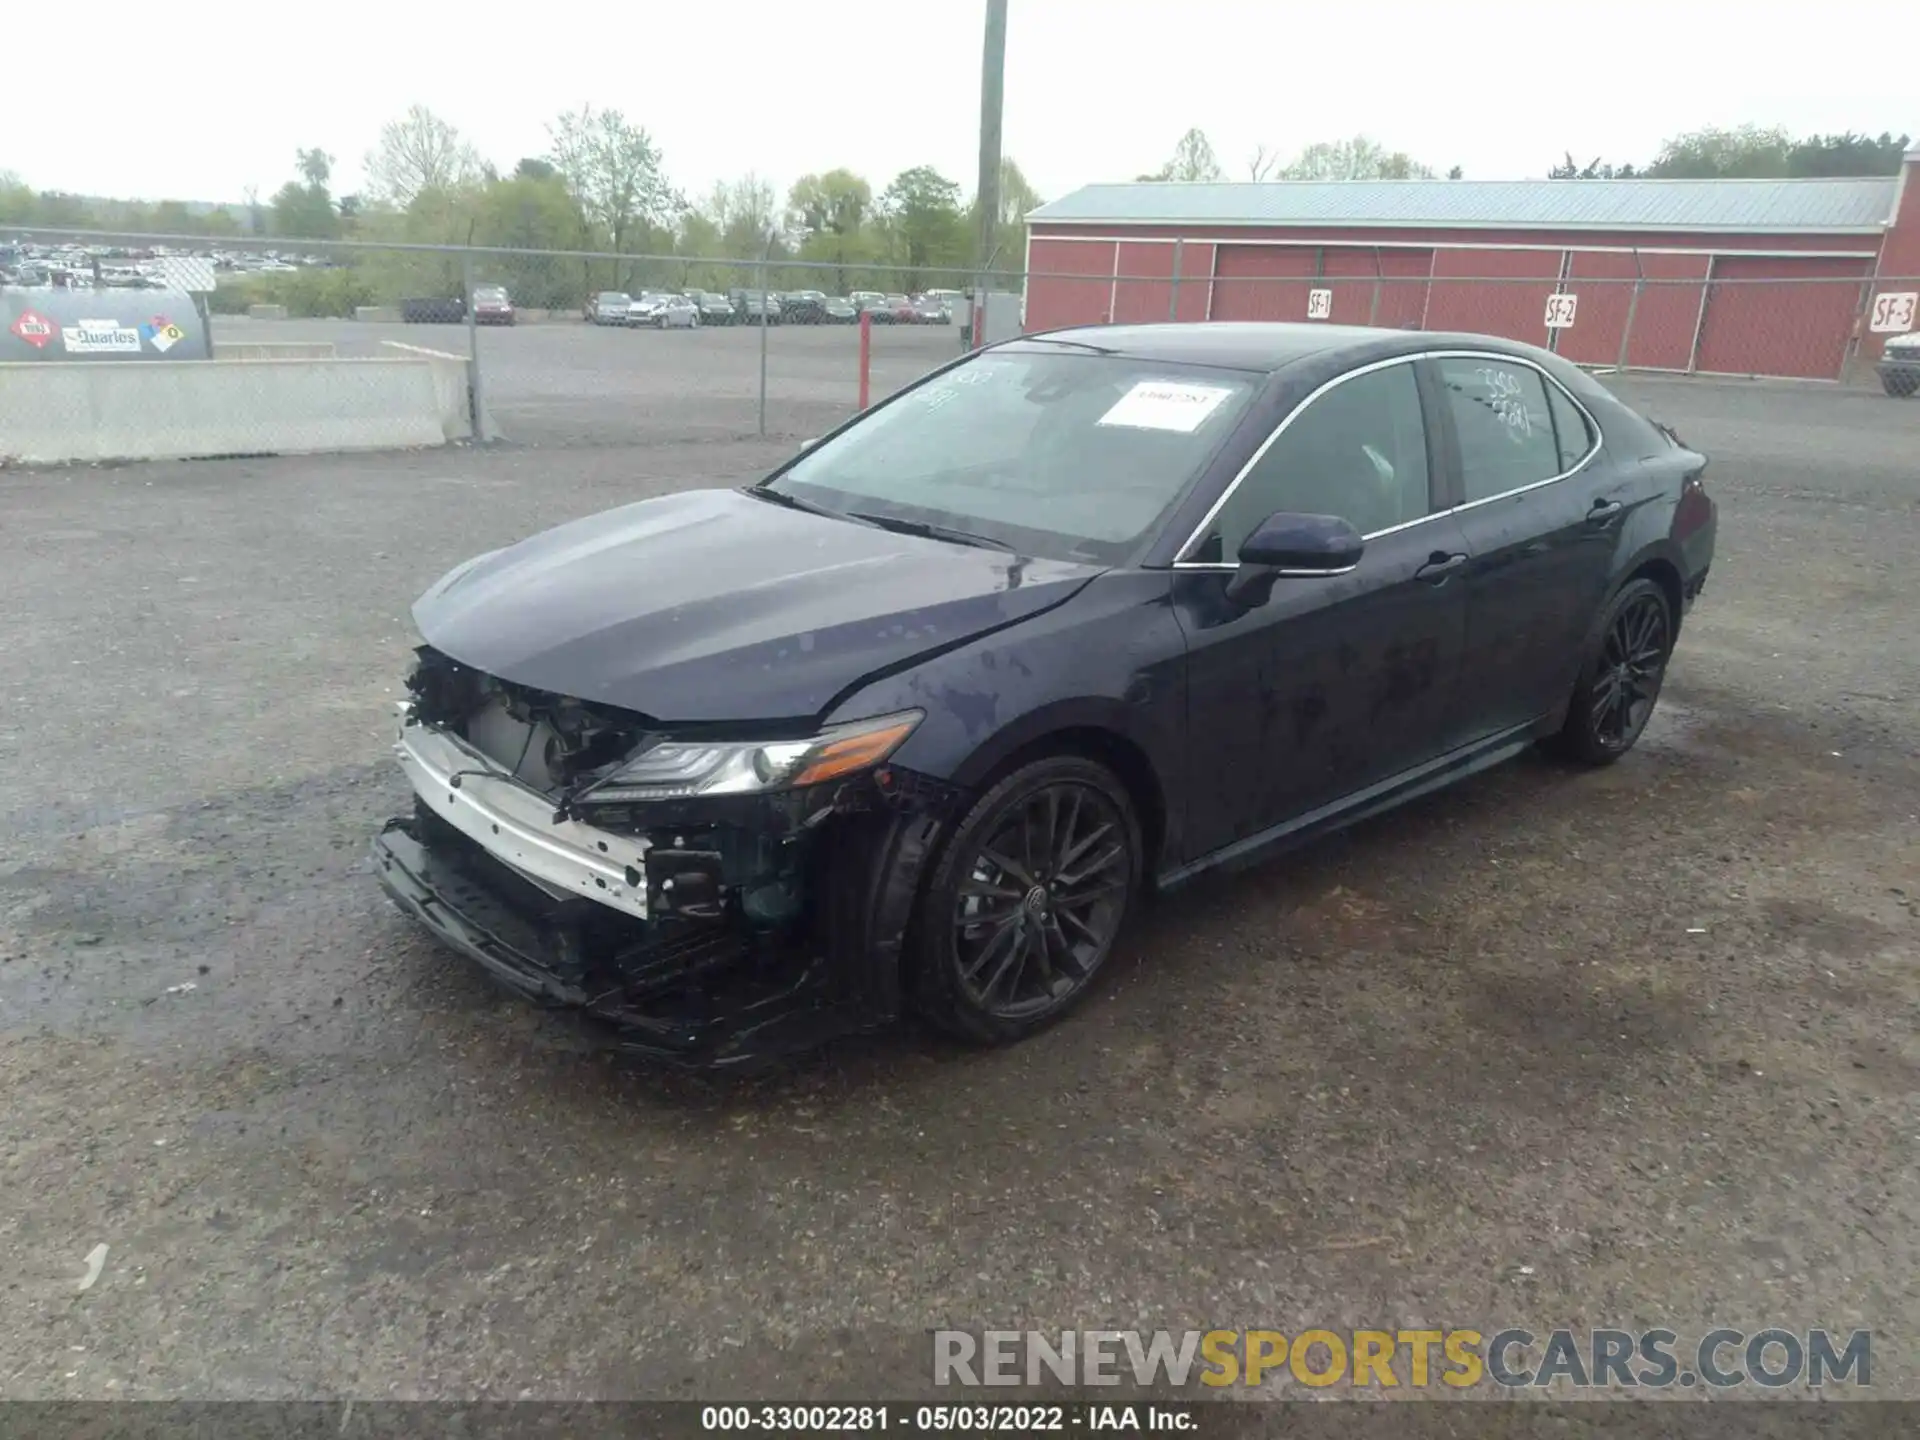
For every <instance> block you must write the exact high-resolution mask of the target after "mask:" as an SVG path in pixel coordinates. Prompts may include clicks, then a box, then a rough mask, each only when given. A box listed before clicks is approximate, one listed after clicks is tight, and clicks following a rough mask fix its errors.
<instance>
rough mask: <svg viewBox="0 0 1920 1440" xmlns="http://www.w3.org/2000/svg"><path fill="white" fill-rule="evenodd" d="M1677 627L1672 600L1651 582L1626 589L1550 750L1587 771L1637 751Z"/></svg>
mask: <svg viewBox="0 0 1920 1440" xmlns="http://www.w3.org/2000/svg"><path fill="white" fill-rule="evenodd" d="M1673 622H1674V616H1673V606H1672V605H1671V604H1670V603H1669V601H1668V599H1667V592H1666V591H1665V590H1663V589H1662V588H1661V587H1660V586H1659V585H1657V584H1655V583H1654V582H1653V581H1652V580H1648V579H1645V578H1641V579H1638V580H1632V581H1629V582H1628V583H1627V584H1626V585H1624V586H1622V587H1621V589H1620V591H1619V593H1618V594H1616V595H1615V596H1614V597H1613V600H1612V602H1611V603H1610V604H1609V605H1608V606H1607V610H1606V615H1605V618H1604V619H1602V621H1601V623H1600V633H1599V639H1598V640H1597V641H1595V643H1594V646H1593V653H1592V654H1591V655H1590V656H1588V658H1587V661H1586V663H1585V664H1584V665H1583V666H1582V667H1581V670H1580V680H1579V682H1578V683H1577V684H1576V685H1575V686H1574V688H1573V700H1572V702H1571V703H1570V704H1569V705H1568V707H1567V720H1566V724H1565V725H1564V726H1563V727H1562V728H1561V730H1560V733H1559V734H1557V735H1555V736H1554V737H1553V739H1552V741H1551V742H1550V743H1551V748H1552V749H1554V750H1555V751H1557V752H1558V753H1560V754H1561V755H1564V756H1565V757H1566V758H1568V759H1570V760H1577V761H1579V762H1580V763H1581V764H1584V765H1611V764H1612V763H1613V762H1614V761H1616V760H1618V759H1619V758H1620V757H1621V756H1622V755H1625V754H1626V753H1627V752H1628V751H1629V750H1631V749H1632V748H1633V747H1634V744H1635V742H1636V741H1638V740H1639V738H1640V734H1641V732H1642V731H1643V730H1645V729H1646V728H1647V721H1648V720H1650V719H1651V718H1652V717H1653V707H1654V705H1655V703H1656V702H1658V700H1659V698H1660V685H1661V682H1662V681H1663V680H1664V679H1665V678H1666V673H1667V661H1668V659H1669V658H1670V657H1671V656H1672V654H1673V641H1674V623H1673Z"/></svg>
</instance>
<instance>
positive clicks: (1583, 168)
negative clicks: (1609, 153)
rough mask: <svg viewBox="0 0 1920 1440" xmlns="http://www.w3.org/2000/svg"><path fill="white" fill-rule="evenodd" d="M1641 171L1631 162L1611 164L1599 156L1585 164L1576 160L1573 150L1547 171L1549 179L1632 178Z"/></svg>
mask: <svg viewBox="0 0 1920 1440" xmlns="http://www.w3.org/2000/svg"><path fill="white" fill-rule="evenodd" d="M1639 173H1640V172H1639V171H1638V170H1636V169H1634V168H1633V165H1632V164H1631V163H1628V164H1626V165H1611V164H1606V163H1603V162H1602V161H1601V160H1600V159H1599V157H1598V156H1596V157H1595V158H1593V159H1592V160H1589V161H1588V162H1587V163H1586V164H1585V165H1581V164H1578V163H1576V162H1575V160H1574V158H1573V152H1572V151H1571V150H1569V151H1567V152H1566V158H1565V159H1563V160H1562V161H1561V162H1560V163H1559V164H1558V165H1556V166H1554V167H1553V168H1552V169H1551V170H1549V171H1548V172H1547V178H1548V179H1549V180H1631V179H1633V178H1634V176H1636V175H1638V174H1639Z"/></svg>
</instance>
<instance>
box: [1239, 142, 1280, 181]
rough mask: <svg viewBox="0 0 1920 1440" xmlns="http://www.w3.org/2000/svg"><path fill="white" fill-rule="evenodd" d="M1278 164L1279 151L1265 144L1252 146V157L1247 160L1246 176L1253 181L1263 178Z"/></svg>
mask: <svg viewBox="0 0 1920 1440" xmlns="http://www.w3.org/2000/svg"><path fill="white" fill-rule="evenodd" d="M1279 164H1280V152H1279V151H1278V150H1273V149H1269V148H1268V147H1267V146H1265V145H1258V146H1255V147H1254V151H1253V158H1252V159H1251V160H1249V161H1247V178H1248V179H1249V180H1253V181H1260V180H1265V179H1266V178H1267V177H1268V176H1269V175H1271V174H1273V172H1274V171H1275V169H1277V168H1278V167H1279Z"/></svg>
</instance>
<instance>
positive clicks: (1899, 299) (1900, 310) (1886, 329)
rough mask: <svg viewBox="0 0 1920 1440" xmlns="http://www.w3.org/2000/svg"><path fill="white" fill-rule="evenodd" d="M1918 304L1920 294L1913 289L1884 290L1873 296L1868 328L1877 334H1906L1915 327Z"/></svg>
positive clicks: (1919, 304) (1919, 302) (1919, 303)
mask: <svg viewBox="0 0 1920 1440" xmlns="http://www.w3.org/2000/svg"><path fill="white" fill-rule="evenodd" d="M1916 306H1920V294H1916V293H1915V292H1913V291H1911V290H1907V291H1883V292H1881V293H1880V294H1878V295H1876V296H1874V297H1873V313H1872V315H1870V316H1869V317H1868V319H1867V324H1868V328H1870V329H1871V330H1872V331H1873V332H1874V334H1876V335H1904V334H1906V333H1907V331H1909V330H1911V329H1913V316H1914V310H1915V308H1916Z"/></svg>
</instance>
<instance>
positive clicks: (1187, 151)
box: [1139, 129, 1224, 180]
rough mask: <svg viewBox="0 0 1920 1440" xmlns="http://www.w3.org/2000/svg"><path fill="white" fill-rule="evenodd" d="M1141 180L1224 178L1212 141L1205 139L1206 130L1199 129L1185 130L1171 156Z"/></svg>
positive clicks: (1141, 177)
mask: <svg viewBox="0 0 1920 1440" xmlns="http://www.w3.org/2000/svg"><path fill="white" fill-rule="evenodd" d="M1139 178H1140V179H1142V180H1220V179H1222V178H1224V176H1223V174H1222V172H1221V169H1220V161H1219V159H1218V157H1216V156H1215V155H1214V153H1213V143H1212V142H1211V141H1209V140H1208V139H1207V132H1206V131H1204V130H1200V129H1193V130H1189V131H1187V133H1186V134H1184V135H1182V136H1181V137H1180V140H1179V143H1178V144H1176V145H1175V146H1174V147H1173V158H1172V159H1170V160H1168V161H1167V163H1166V164H1164V165H1162V166H1161V167H1160V168H1159V169H1158V170H1156V171H1154V172H1153V173H1152V174H1151V175H1142V176H1140V177H1139Z"/></svg>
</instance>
